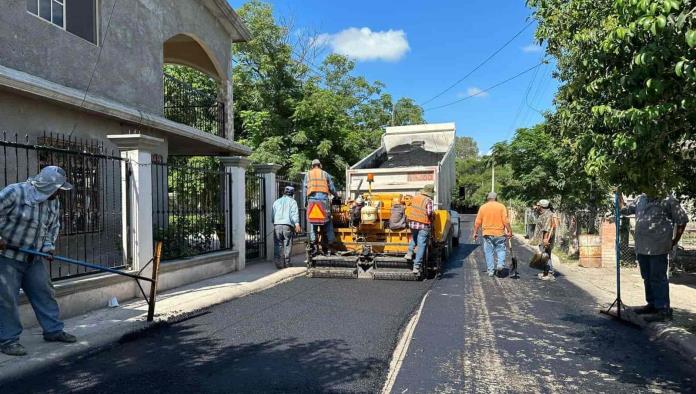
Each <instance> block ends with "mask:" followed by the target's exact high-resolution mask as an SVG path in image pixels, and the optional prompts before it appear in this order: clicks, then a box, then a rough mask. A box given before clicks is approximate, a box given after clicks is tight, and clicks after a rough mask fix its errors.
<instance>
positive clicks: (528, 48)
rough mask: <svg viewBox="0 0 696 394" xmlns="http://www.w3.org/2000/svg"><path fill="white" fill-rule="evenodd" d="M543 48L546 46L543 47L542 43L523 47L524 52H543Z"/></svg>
mask: <svg viewBox="0 0 696 394" xmlns="http://www.w3.org/2000/svg"><path fill="white" fill-rule="evenodd" d="M542 49H544V48H542V47H541V45H536V44H529V45H527V46H525V47H522V52H524V53H537V52H541V50H542Z"/></svg>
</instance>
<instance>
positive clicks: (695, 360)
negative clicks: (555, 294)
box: [515, 235, 696, 365]
mask: <svg viewBox="0 0 696 394" xmlns="http://www.w3.org/2000/svg"><path fill="white" fill-rule="evenodd" d="M515 238H516V239H517V240H518V241H520V243H521V244H522V245H521V246H522V247H524V248H526V249H528V250H529V251H532V252H534V248H533V247H532V246H531V245H529V244H528V243H527V240H526V239H525V238H524V237H522V236H519V235H515ZM552 256H553V258H556V259H558V261H562V260H561V259H560V258H559V257H558V256H557V255H555V254H553V253H552ZM565 277H566V279H568V280H569V281H571V282H572V280H570V279H569V277H568V276H567V275H566V276H565ZM621 318H622V320H625V321H627V322H629V323H632V324H634V325H636V326H638V327H640V328H641V329H643V330H644V331H645V332H646V333H647V334H648V337H649V338H650V340H651V341H661V342H663V343H664V344H665V345H666V346H667V347H668V348H670V349H671V350H672V351H675V352H677V353H679V355H681V356H682V357H684V358H685V359H687V360H688V361H689V362H690V363H692V364H694V365H696V335H694V334H692V333H691V332H689V331H687V330H686V329H684V328H681V327H674V326H671V325H670V324H669V323H647V322H645V320H643V319H642V318H641V317H640V316H638V315H636V314H635V313H633V311H632V310H630V309H628V308H625V309H623V310H622V311H621Z"/></svg>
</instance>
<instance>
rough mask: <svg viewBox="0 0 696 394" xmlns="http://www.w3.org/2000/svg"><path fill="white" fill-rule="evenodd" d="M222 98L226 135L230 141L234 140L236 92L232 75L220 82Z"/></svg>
mask: <svg viewBox="0 0 696 394" xmlns="http://www.w3.org/2000/svg"><path fill="white" fill-rule="evenodd" d="M220 98H221V99H222V100H223V102H224V103H225V135H226V136H227V139H228V140H230V141H234V105H233V100H234V93H233V91H232V77H230V79H228V80H226V81H223V82H222V83H221V84H220Z"/></svg>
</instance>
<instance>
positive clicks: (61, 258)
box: [7, 245, 155, 283]
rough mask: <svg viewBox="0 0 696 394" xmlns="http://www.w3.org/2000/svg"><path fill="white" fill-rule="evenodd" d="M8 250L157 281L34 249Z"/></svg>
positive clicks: (13, 247) (11, 247)
mask: <svg viewBox="0 0 696 394" xmlns="http://www.w3.org/2000/svg"><path fill="white" fill-rule="evenodd" d="M7 248H8V249H12V250H16V251H18V252H21V253H26V254H30V255H33V256H39V257H43V258H46V259H49V260H51V259H52V260H56V261H61V262H63V263H68V264H74V265H79V266H81V267H86V268H92V269H95V270H99V271H104V272H111V273H113V274H118V275H122V276H127V277H129V278H133V279H138V280H144V281H148V282H151V283H155V280H154V279H151V278H146V277H144V276H140V275H135V274H130V273H128V272H123V271H119V270H115V269H113V268H107V267H102V266H100V265H96V264H90V263H88V262H86V261H80V260H74V259H71V258H68V257H63V256H53V255H50V254H48V253H43V252H39V251H36V250H33V249H27V248H20V247H17V246H10V245H8V246H7Z"/></svg>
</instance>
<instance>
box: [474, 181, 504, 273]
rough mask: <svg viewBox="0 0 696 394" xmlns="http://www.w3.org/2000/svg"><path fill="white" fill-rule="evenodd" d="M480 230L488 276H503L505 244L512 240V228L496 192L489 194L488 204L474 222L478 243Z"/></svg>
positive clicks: (475, 237)
mask: <svg viewBox="0 0 696 394" xmlns="http://www.w3.org/2000/svg"><path fill="white" fill-rule="evenodd" d="M479 230H482V231H481V232H482V233H483V252H484V255H485V257H486V270H487V271H488V276H490V277H493V276H496V275H497V276H501V274H502V272H503V269H504V268H505V254H506V245H505V244H506V241H507V239H509V238H512V228H511V227H510V220H509V219H508V213H507V208H505V205H503V204H501V203H499V202H498V195H497V194H496V193H495V192H490V193H488V195H486V203H485V204H483V205H482V206H481V208H479V211H478V214H477V215H476V221H475V222H474V241H478V237H479V235H478V232H479ZM496 257H497V261H496ZM496 263H497V264H496Z"/></svg>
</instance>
